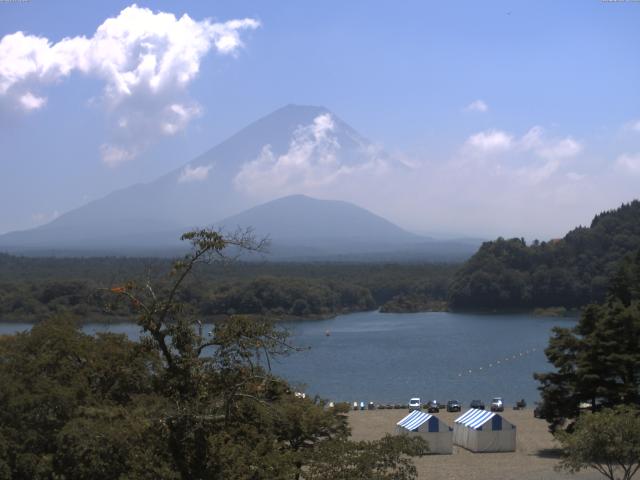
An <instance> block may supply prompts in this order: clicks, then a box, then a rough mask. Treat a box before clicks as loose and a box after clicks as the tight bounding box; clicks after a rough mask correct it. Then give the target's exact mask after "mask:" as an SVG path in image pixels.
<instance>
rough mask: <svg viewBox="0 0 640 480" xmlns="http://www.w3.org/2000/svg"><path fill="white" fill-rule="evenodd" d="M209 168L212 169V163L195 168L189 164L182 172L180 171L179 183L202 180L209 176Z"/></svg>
mask: <svg viewBox="0 0 640 480" xmlns="http://www.w3.org/2000/svg"><path fill="white" fill-rule="evenodd" d="M209 170H211V165H208V166H200V167H195V168H193V167H191V165H187V166H186V167H184V168H183V169H182V172H180V176H179V177H178V183H187V182H202V181H203V180H206V179H207V178H208V177H209Z"/></svg>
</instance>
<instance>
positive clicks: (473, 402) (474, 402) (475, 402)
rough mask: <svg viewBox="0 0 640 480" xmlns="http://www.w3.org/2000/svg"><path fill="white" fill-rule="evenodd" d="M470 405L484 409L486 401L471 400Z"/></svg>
mask: <svg viewBox="0 0 640 480" xmlns="http://www.w3.org/2000/svg"><path fill="white" fill-rule="evenodd" d="M469 407H471V408H479V409H480V410H484V402H483V401H482V400H471V403H470V404H469Z"/></svg>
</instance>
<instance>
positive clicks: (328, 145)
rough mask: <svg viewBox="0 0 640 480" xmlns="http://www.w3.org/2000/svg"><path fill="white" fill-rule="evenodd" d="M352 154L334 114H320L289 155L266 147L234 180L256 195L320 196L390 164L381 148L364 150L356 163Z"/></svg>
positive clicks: (301, 131) (296, 138) (298, 132)
mask: <svg viewBox="0 0 640 480" xmlns="http://www.w3.org/2000/svg"><path fill="white" fill-rule="evenodd" d="M351 153H352V152H344V151H342V150H341V145H340V144H339V142H338V140H337V136H336V132H335V122H334V120H333V118H332V117H331V115H330V114H328V113H326V114H322V115H318V116H317V117H316V118H315V119H314V120H313V123H311V124H310V125H305V126H300V127H298V128H297V129H296V130H295V131H294V134H293V137H292V139H291V141H290V143H289V148H288V150H287V152H285V153H284V154H282V155H277V154H275V153H274V152H273V149H272V147H271V145H265V146H264V147H263V148H262V151H261V152H260V154H259V155H258V157H257V158H256V159H254V160H251V161H249V162H247V163H245V164H244V165H243V166H242V168H241V170H240V172H239V173H238V175H236V177H235V179H234V183H235V186H236V188H237V189H238V190H241V191H243V192H245V193H248V194H250V195H254V196H262V197H265V196H270V195H283V194H287V193H302V192H304V193H317V192H319V191H322V190H326V189H329V188H332V187H334V186H335V185H336V183H337V182H338V181H339V180H342V179H345V178H349V176H351V175H356V174H358V173H365V172H369V173H379V172H381V171H384V170H385V168H386V163H385V161H384V160H383V159H381V158H380V157H379V155H378V153H379V149H377V148H375V147H364V148H362V149H361V150H360V151H358V155H357V156H358V158H357V159H356V161H355V162H347V161H345V159H346V158H345V157H348V156H349V155H350V154H351Z"/></svg>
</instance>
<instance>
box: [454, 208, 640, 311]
mask: <svg viewBox="0 0 640 480" xmlns="http://www.w3.org/2000/svg"><path fill="white" fill-rule="evenodd" d="M638 248H640V201H638V200H634V201H633V202H631V203H629V204H623V205H622V206H621V207H620V208H618V209H616V210H612V211H608V212H603V213H601V214H599V215H596V216H595V217H594V219H593V221H592V222H591V225H590V226H589V227H579V228H576V229H574V230H572V231H571V232H569V233H568V234H567V235H566V236H565V237H564V238H562V239H557V240H551V241H548V242H539V241H537V240H536V241H534V242H533V243H532V244H531V245H527V243H526V242H525V240H524V239H522V238H512V239H509V240H505V239H503V238H498V239H497V240H495V241H493V242H486V243H484V244H483V245H482V246H481V247H480V249H479V250H478V252H477V253H476V254H475V255H474V256H473V257H471V259H469V260H468V261H467V262H466V263H465V264H464V265H463V267H462V268H461V269H460V270H459V271H458V272H457V273H456V275H455V278H454V280H453V282H452V283H451V286H450V288H449V302H450V306H451V307H452V308H454V309H477V308H482V309H505V308H526V309H531V308H538V307H541V308H544V307H566V308H579V307H582V306H584V305H587V304H589V303H593V302H602V301H603V300H604V299H605V297H606V293H607V285H608V282H609V279H610V278H611V277H612V276H613V275H614V274H615V272H616V269H617V268H618V265H619V263H620V261H621V260H622V258H624V257H625V255H628V254H631V253H633V252H635V251H636V250H637V249H638Z"/></svg>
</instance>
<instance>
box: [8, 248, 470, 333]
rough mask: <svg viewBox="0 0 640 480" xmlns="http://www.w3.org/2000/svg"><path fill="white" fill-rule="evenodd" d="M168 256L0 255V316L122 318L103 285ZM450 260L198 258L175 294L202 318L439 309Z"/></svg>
mask: <svg viewBox="0 0 640 480" xmlns="http://www.w3.org/2000/svg"><path fill="white" fill-rule="evenodd" d="M170 266H171V262H170V261H169V260H166V259H155V258H113V257H112V258H109V257H104V258H29V257H16V256H10V255H2V254H0V319H1V320H3V321H39V320H41V319H42V318H45V317H48V316H51V315H54V314H65V313H69V314H72V315H75V316H76V317H78V318H81V319H83V321H121V320H127V319H129V318H130V316H131V311H130V309H129V308H128V306H126V305H116V306H113V305H108V304H107V303H106V302H105V300H104V293H105V291H106V290H107V289H108V288H110V287H112V286H117V285H121V284H123V283H125V282H127V281H128V280H130V279H136V280H137V281H147V280H149V281H154V280H157V279H159V278H161V277H162V276H163V275H164V272H166V271H168V270H169V269H170ZM457 268H458V265H455V264H414V265H410V264H362V263H306V264H303V263H272V262H264V263H258V262H234V263H217V264H212V265H200V266H199V267H198V269H196V270H195V271H194V272H193V276H192V277H190V278H189V279H188V281H187V282H186V284H185V288H184V289H183V290H182V292H181V301H182V302H183V304H184V305H185V306H186V308H188V309H190V311H191V312H193V313H196V314H198V315H200V316H204V317H205V318H212V317H213V318H215V317H218V316H221V315H231V314H260V315H268V316H277V317H287V316H293V317H308V318H313V317H325V316H332V315H336V314H339V313H347V312H355V311H364V310H372V309H375V308H378V307H382V308H383V310H384V311H417V310H424V309H442V308H444V306H445V301H446V296H447V289H448V286H449V283H450V282H451V279H452V278H453V274H454V272H455V270H456V269H457Z"/></svg>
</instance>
